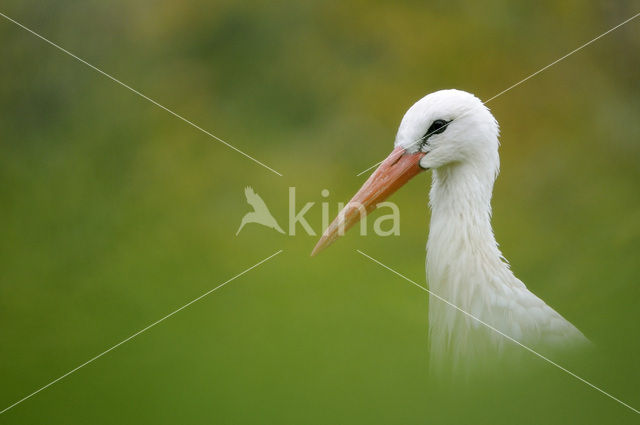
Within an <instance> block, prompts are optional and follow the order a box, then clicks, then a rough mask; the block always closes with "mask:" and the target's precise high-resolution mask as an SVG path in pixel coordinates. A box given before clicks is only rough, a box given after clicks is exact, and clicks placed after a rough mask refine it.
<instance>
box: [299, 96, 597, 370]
mask: <svg viewBox="0 0 640 425" xmlns="http://www.w3.org/2000/svg"><path fill="white" fill-rule="evenodd" d="M498 134H499V129H498V123H497V121H496V120H495V118H494V117H493V115H492V114H491V112H490V111H489V109H488V108H487V107H486V106H485V105H484V104H483V103H482V102H481V101H480V100H479V99H478V98H476V97H475V96H473V95H472V94H470V93H467V92H464V91H460V90H441V91H438V92H435V93H431V94H429V95H427V96H425V97H423V98H422V99H420V100H419V101H417V102H416V103H415V104H414V105H413V106H411V108H409V109H408V110H407V112H406V114H405V115H404V117H403V118H402V122H401V123H400V127H399V128H398V132H397V135H396V140H395V147H394V149H393V151H392V152H391V154H390V155H389V156H388V157H387V159H385V160H384V161H382V162H381V163H380V165H379V167H378V168H377V169H376V170H375V171H374V172H373V174H372V175H371V176H370V177H369V179H367V181H366V182H365V183H364V184H363V186H362V187H361V188H360V190H359V191H358V192H357V193H356V194H355V195H354V196H353V198H352V199H351V201H350V202H349V203H348V204H347V205H346V206H345V208H344V209H343V210H342V211H341V212H340V214H339V215H338V217H337V218H336V219H335V220H334V221H333V223H331V225H330V226H329V227H328V228H327V230H326V231H325V233H324V234H323V235H322V237H321V238H320V240H319V241H318V243H317V245H316V247H315V248H314V249H313V251H312V255H315V254H317V253H318V252H320V251H321V250H322V249H324V248H325V247H327V246H328V245H329V244H331V243H332V242H334V241H335V240H336V239H337V238H338V236H339V235H340V234H341V233H344V231H343V230H344V229H345V228H346V229H348V228H349V227H352V226H353V225H354V224H355V223H357V221H358V220H360V218H361V214H360V211H359V210H360V208H359V207H364V208H363V209H364V211H365V212H366V213H368V212H370V211H372V210H373V209H375V206H376V205H377V204H379V203H380V202H382V201H384V199H386V198H387V197H388V196H390V195H391V194H392V193H393V192H395V191H396V190H397V189H398V188H399V187H401V186H402V185H403V184H405V183H406V182H407V181H409V180H410V179H411V178H412V177H414V176H416V175H418V174H419V173H420V172H421V171H424V170H432V171H433V174H432V185H431V191H430V193H429V205H430V207H431V224H430V229H429V238H428V241H427V261H426V269H427V282H428V285H429V289H430V291H431V293H432V294H431V295H430V302H429V333H430V353H431V354H430V356H431V362H430V364H431V369H432V370H434V371H435V372H438V373H439V372H443V373H446V371H453V372H463V373H464V372H471V371H475V370H478V366H479V365H481V364H483V363H488V362H487V360H488V359H492V360H494V361H500V360H501V359H503V358H505V346H507V345H509V346H510V347H513V346H517V345H516V344H513V341H512V342H511V343H509V342H508V340H509V338H511V339H513V340H515V341H517V342H518V343H520V344H523V345H524V346H526V347H529V348H530V349H539V350H543V351H547V350H546V349H547V348H552V349H567V348H569V347H574V346H577V345H584V344H586V343H588V340H587V339H586V338H585V337H584V335H582V333H581V332H580V331H579V330H578V329H576V327H574V326H573V325H572V324H571V323H569V322H568V321H567V320H565V319H564V318H563V317H562V316H560V314H558V313H557V312H556V311H555V310H553V309H552V308H551V307H549V306H548V305H547V304H545V303H544V301H542V300H541V299H540V298H538V297H537V296H535V295H534V294H533V293H532V292H530V291H529V290H528V289H527V287H526V286H525V285H524V283H522V282H521V281H520V280H519V279H517V278H516V277H515V276H514V275H513V273H512V272H511V269H510V268H509V265H508V263H507V261H506V260H505V259H504V257H503V256H502V253H501V252H500V250H499V249H498V244H497V242H496V240H495V238H494V235H493V229H492V227H491V197H492V193H493V184H494V182H495V180H496V178H497V176H498V172H499V169H500V157H499V155H498V146H499V143H498ZM365 215H366V214H365ZM434 294H435V295H434ZM438 297H441V298H440V299H438ZM443 299H444V300H446V302H443ZM447 302H449V303H451V305H449V304H447ZM453 306H455V307H457V308H458V309H459V310H458V309H456V308H455V307H453ZM460 310H462V311H460ZM463 312H464V313H463ZM465 313H466V314H465ZM496 331H497V332H496ZM505 336H507V338H505ZM519 350H520V351H521V352H522V347H520V349H519ZM510 358H512V357H510Z"/></svg>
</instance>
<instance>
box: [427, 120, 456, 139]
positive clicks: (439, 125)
mask: <svg viewBox="0 0 640 425" xmlns="http://www.w3.org/2000/svg"><path fill="white" fill-rule="evenodd" d="M450 122H451V121H445V120H435V121H434V122H433V123H432V124H431V127H429V130H427V133H426V134H425V138H428V137H429V136H431V135H432V134H440V133H442V132H443V131H445V130H446V129H447V124H449V123H450Z"/></svg>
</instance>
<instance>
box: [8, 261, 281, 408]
mask: <svg viewBox="0 0 640 425" xmlns="http://www.w3.org/2000/svg"><path fill="white" fill-rule="evenodd" d="M281 252H282V250H280V251H278V252H276V253H275V254H271V255H270V256H268V257H267V258H265V259H263V260H261V261H258V262H257V263H255V264H254V265H253V266H251V267H249V268H248V269H245V270H244V271H242V272H240V273H238V274H237V275H235V276H233V277H232V278H231V279H229V280H227V281H226V282H223V283H221V284H220V285H218V286H216V287H215V288H213V289H210V290H209V291H207V292H205V293H204V294H202V295H200V296H199V297H198V298H195V299H193V300H191V301H189V302H188V303H186V304H185V305H183V306H182V307H180V308H178V309H176V310H174V311H172V312H171V313H169V314H167V315H166V316H164V317H163V318H161V319H158V320H156V321H155V322H153V323H152V324H150V325H149V326H147V327H145V328H142V329H140V330H139V331H138V332H136V333H134V334H133V335H131V336H129V337H128V338H125V339H123V340H122V341H120V342H119V343H117V344H116V345H114V346H112V347H111V348H109V349H107V350H105V351H103V352H102V353H100V354H98V355H97V356H95V357H92V358H90V359H89V360H87V361H86V362H84V363H82V364H81V365H80V366H77V367H76V368H74V369H71V370H70V371H69V372H67V373H65V374H64V375H62V376H60V377H58V378H56V379H54V380H53V381H51V382H49V383H48V384H47V385H45V386H43V387H40V388H39V389H37V390H36V391H34V392H32V393H31V394H29V395H28V396H26V397H23V398H21V399H20V400H18V401H16V402H15V403H13V404H12V405H10V406H8V407H6V408H4V409H3V410H1V411H0V415H1V414H3V413H4V412H6V411H7V410H9V409H11V408H13V407H15V406H17V405H18V404H20V403H22V402H23V401H25V400H27V399H29V398H31V397H33V396H34V395H36V394H38V393H39V392H40V391H42V390H45V389H47V388H49V387H50V386H52V385H53V384H55V383H56V382H58V381H60V380H62V379H64V378H66V377H67V376H69V375H71V374H72V373H74V372H75V371H77V370H78V369H81V368H83V367H85V366H86V365H88V364H89V363H92V362H93V361H95V360H98V359H99V358H100V357H102V356H104V355H105V354H107V353H108V352H110V351H113V350H115V349H116V348H118V347H119V346H121V345H122V344H124V343H125V342H127V341H130V340H132V339H133V338H135V337H137V336H138V335H140V334H141V333H143V332H145V331H147V330H149V329H151V328H152V327H154V326H155V325H157V324H159V323H160V322H163V321H165V320H166V319H168V318H169V317H171V316H173V315H174V314H176V313H178V312H179V311H182V310H184V309H185V308H187V307H189V306H190V305H191V304H193V303H195V302H196V301H199V300H201V299H202V298H204V297H206V296H207V295H209V294H210V293H212V292H213V291H216V290H218V289H220V288H222V287H223V286H224V285H226V284H227V283H229V282H232V281H234V280H236V279H237V278H239V277H240V276H242V275H243V274H245V273H247V272H248V271H250V270H253V269H255V268H256V267H258V266H259V265H261V264H263V263H265V262H266V261H268V260H270V259H272V258H273V257H275V256H276V255H278V254H280V253H281Z"/></svg>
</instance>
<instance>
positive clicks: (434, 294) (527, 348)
mask: <svg viewBox="0 0 640 425" xmlns="http://www.w3.org/2000/svg"><path fill="white" fill-rule="evenodd" d="M356 251H358V253H360V254H362V255H363V256H365V257H367V258H368V259H370V260H371V261H373V262H374V263H376V264H378V265H380V266H382V267H384V268H385V269H387V270H389V271H390V272H392V273H394V274H396V275H398V276H400V277H401V278H403V279H404V280H406V281H407V282H409V283H411V284H413V285H415V286H417V287H418V288H420V289H422V290H423V291H425V292H427V293H428V294H429V295H431V296H433V297H435V298H437V299H439V300H440V301H442V302H444V303H446V304H448V305H450V306H451V307H453V308H455V309H456V310H458V311H459V312H461V313H463V314H465V315H467V316H468V317H470V318H472V319H473V320H475V321H477V322H479V323H481V324H482V325H484V326H486V327H487V328H489V329H491V330H492V331H494V332H496V333H498V334H500V335H502V336H503V337H505V338H506V339H508V340H509V341H511V342H513V343H515V344H517V345H519V346H520V347H522V348H524V349H525V350H527V351H529V352H530V353H532V354H535V355H536V356H538V357H540V358H541V359H542V360H544V361H546V362H548V363H550V364H552V365H554V366H555V367H557V368H558V369H560V370H562V371H563V372H566V373H568V374H569V375H571V376H573V377H574V378H576V379H577V380H579V381H581V382H583V383H585V384H587V385H588V386H590V387H591V388H593V389H594V390H596V391H599V392H600V393H602V394H604V395H606V396H607V397H609V398H610V399H612V400H614V401H617V402H618V403H620V404H621V405H623V406H625V407H627V408H628V409H631V410H633V411H634V412H635V413H637V414H640V411H638V410H637V409H635V408H633V407H631V406H629V405H628V404H627V403H625V402H624V401H622V400H620V399H618V398H616V397H614V396H612V395H611V394H609V393H608V392H606V391H605V390H603V389H600V388H599V387H596V386H595V385H593V384H592V383H591V382H589V381H587V380H586V379H584V378H581V377H580V376H578V375H576V374H575V373H573V372H571V371H570V370H568V369H566V368H564V367H562V366H560V365H559V364H558V363H556V362H554V361H553V360H551V359H549V358H548V357H545V356H543V355H542V354H540V353H538V352H537V351H535V350H534V349H532V348H529V347H527V346H526V345H524V344H523V343H521V342H520V341H518V340H517V339H514V338H512V337H510V336H509V335H507V334H505V333H504V332H501V331H500V330H498V329H496V328H495V327H493V326H491V325H490V324H488V323H487V322H484V321H483V320H481V319H479V318H477V317H476V316H474V315H473V314H471V313H467V312H466V311H464V310H463V309H461V308H460V307H458V306H457V305H455V304H453V303H451V302H450V301H449V300H447V299H445V298H442V297H441V296H440V295H438V294H436V293H434V292H432V291H430V290H428V289H427V288H425V287H424V286H422V285H420V284H418V283H416V282H415V281H413V280H411V279H409V278H408V277H406V276H405V275H403V274H402V273H400V272H397V271H395V270H394V269H392V268H391V267H389V266H387V265H386V264H383V263H381V262H380V261H378V260H376V259H375V258H373V257H371V256H370V255H367V254H365V253H364V252H362V251H360V250H359V249H357V250H356Z"/></svg>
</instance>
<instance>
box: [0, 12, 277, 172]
mask: <svg viewBox="0 0 640 425" xmlns="http://www.w3.org/2000/svg"><path fill="white" fill-rule="evenodd" d="M0 16H2V17H3V18H5V19H6V20H8V21H10V22H13V23H14V24H16V25H17V26H19V27H20V28H22V29H24V30H26V31H28V32H30V33H31V34H33V35H35V36H36V37H38V38H39V39H41V40H43V41H45V42H47V43H48V44H50V45H51V46H53V47H55V48H56V49H58V50H60V51H62V52H64V53H66V54H67V55H69V56H71V57H72V58H74V59H76V60H77V61H79V62H82V63H83V64H85V65H87V66H88V67H89V68H91V69H93V70H94V71H96V72H99V73H100V74H102V75H104V76H105V77H107V78H109V79H110V80H112V81H114V82H116V83H118V84H120V85H121V86H122V87H124V88H126V89H128V90H130V91H132V92H133V93H135V94H137V95H138V96H140V97H142V98H143V99H146V100H148V101H149V102H151V103H153V104H154V105H156V106H157V107H159V108H161V109H164V110H165V111H167V112H168V113H170V114H171V115H173V116H174V117H176V118H179V119H181V120H182V121H184V122H186V123H187V124H189V125H190V126H191V127H193V128H195V129H197V130H199V131H201V132H202V133H204V134H206V135H207V136H209V137H211V138H213V139H215V140H217V141H218V142H220V143H222V144H223V145H225V146H227V147H229V148H231V149H233V150H234V151H236V152H238V153H239V154H240V155H243V156H245V157H246V158H249V159H250V160H252V161H253V162H255V163H256V164H259V165H261V166H263V167H264V168H266V169H267V170H269V171H271V172H273V173H275V174H277V175H279V176H280V177H282V174H280V173H279V172H277V171H276V170H274V169H273V168H271V167H269V166H267V165H265V164H263V163H262V162H260V161H258V160H257V159H255V158H254V157H252V156H251V155H249V154H247V153H245V152H243V151H241V150H240V149H238V148H236V147H235V146H233V145H232V144H230V143H228V142H226V141H224V140H222V139H221V138H219V137H218V136H216V135H215V134H213V133H210V132H209V131H207V130H205V129H204V128H202V127H200V126H198V125H197V124H195V123H193V122H192V121H189V120H188V119H186V118H185V117H183V116H182V115H180V114H178V113H176V112H173V111H172V110H171V109H169V108H167V107H166V106H163V105H161V104H160V103H158V102H156V101H155V100H153V99H151V98H150V97H148V96H146V95H144V94H142V93H140V92H139V91H138V90H136V89H134V88H133V87H131V86H129V85H127V84H125V83H123V82H122V81H120V80H118V79H117V78H115V77H114V76H112V75H110V74H107V73H106V72H104V71H103V70H101V69H100V68H98V67H96V66H93V65H91V64H90V63H89V62H87V61H85V60H84V59H81V58H79V57H78V56H76V55H74V54H73V53H71V52H70V51H68V50H66V49H64V48H63V47H61V46H59V45H57V44H56V43H54V42H53V41H51V40H49V39H47V38H45V37H43V36H41V35H40V34H38V33H37V32H35V31H33V30H32V29H30V28H27V27H26V26H24V25H22V24H21V23H20V22H18V21H16V20H14V19H11V18H10V17H8V16H7V15H5V14H4V13H2V12H0Z"/></svg>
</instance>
